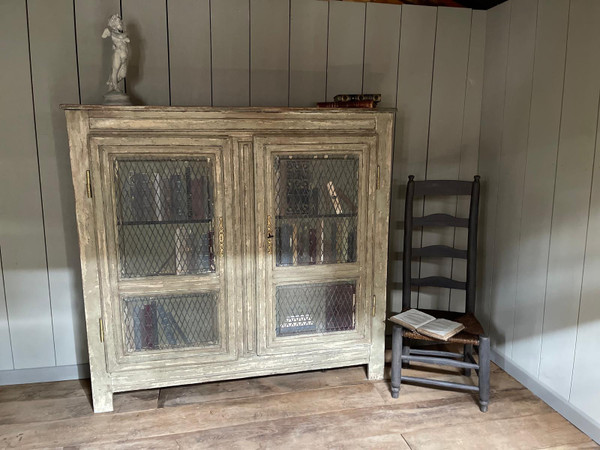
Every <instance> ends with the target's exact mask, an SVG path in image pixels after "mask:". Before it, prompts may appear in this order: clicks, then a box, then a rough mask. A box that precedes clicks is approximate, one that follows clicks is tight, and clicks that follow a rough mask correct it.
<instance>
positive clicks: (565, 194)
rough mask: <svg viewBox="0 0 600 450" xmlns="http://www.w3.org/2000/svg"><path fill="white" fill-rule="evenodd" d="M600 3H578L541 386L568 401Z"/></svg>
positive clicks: (599, 77)
mask: <svg viewBox="0 0 600 450" xmlns="http://www.w3.org/2000/svg"><path fill="white" fill-rule="evenodd" d="M598 23H600V3H599V2H597V1H594V0H577V1H572V2H571V6H570V16H569V36H568V41H567V63H566V72H565V87H564V94H563V109H562V121H561V127H560V139H559V147H558V162H557V164H558V168H557V172H556V188H555V197H554V211H553V214H552V232H551V238H550V239H551V240H550V256H549V262H548V282H547V285H546V306H545V311H544V326H543V337H542V353H541V362H540V381H541V382H543V383H545V384H546V385H547V386H548V387H550V388H551V389H553V390H554V391H555V392H556V393H557V394H558V395H560V396H562V397H564V398H568V396H569V389H570V386H571V375H572V369H573V357H574V351H575V339H576V327H577V315H578V313H579V299H580V295H581V282H582V271H583V258H584V253H585V235H586V229H587V223H588V208H589V201H590V185H591V177H592V161H593V157H594V144H595V139H596V127H597V121H596V119H597V116H598V96H599V91H600V59H598V55H597V49H598V48H600V27H598Z"/></svg>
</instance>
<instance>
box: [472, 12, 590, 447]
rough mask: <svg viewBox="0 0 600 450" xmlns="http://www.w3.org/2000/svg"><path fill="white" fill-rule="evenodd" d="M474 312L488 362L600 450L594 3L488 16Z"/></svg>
mask: <svg viewBox="0 0 600 450" xmlns="http://www.w3.org/2000/svg"><path fill="white" fill-rule="evenodd" d="M486 34H487V36H486V42H487V47H486V54H485V72H484V73H485V76H484V89H483V105H482V116H481V142H480V144H481V145H480V149H479V172H480V174H481V176H482V180H483V183H484V184H483V186H482V187H483V196H484V197H483V208H482V213H481V231H482V235H481V236H480V237H481V239H480V262H481V266H480V269H481V270H480V273H479V274H480V280H479V292H478V295H479V298H480V299H482V300H483V302H482V303H481V304H480V306H481V308H480V309H479V311H478V313H479V316H480V318H482V319H483V321H484V325H485V326H486V329H487V330H489V333H490V336H491V339H492V347H493V352H494V354H495V360H496V361H497V362H498V363H499V364H500V365H501V366H502V367H504V368H505V369H506V370H507V371H508V372H509V373H511V374H512V375H514V376H515V377H516V378H517V379H519V381H521V382H522V383H524V384H525V385H526V386H527V387H529V388H530V389H531V390H533V392H534V393H536V394H538V395H540V396H541V397H542V398H544V400H546V401H547V402H548V403H549V404H550V405H551V406H553V407H554V408H556V409H558V410H559V411H560V412H562V413H563V414H564V415H565V416H566V417H567V418H569V419H570V420H571V421H572V422H574V423H575V424H576V425H578V426H579V427H580V428H582V429H583V430H584V431H586V432H587V433H588V434H589V435H590V436H592V438H594V439H595V440H596V441H599V442H600V375H599V373H598V371H597V368H598V364H599V363H600V346H599V345H598V343H599V342H600V287H599V286H598V279H600V276H599V275H600V272H599V271H600V239H598V235H599V233H598V230H600V187H599V184H600V158H598V157H597V156H598V155H599V154H600V153H598V150H597V146H598V133H599V132H600V128H599V127H598V121H599V120H600V117H599V115H598V106H599V99H600V52H599V49H600V2H598V1H596V0H510V1H508V2H506V3H503V4H501V5H499V6H497V7H495V8H493V9H491V10H489V11H487V31H486Z"/></svg>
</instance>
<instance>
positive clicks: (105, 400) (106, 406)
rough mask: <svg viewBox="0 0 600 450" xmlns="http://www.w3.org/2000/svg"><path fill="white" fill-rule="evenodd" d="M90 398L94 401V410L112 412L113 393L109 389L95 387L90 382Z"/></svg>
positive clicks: (96, 411)
mask: <svg viewBox="0 0 600 450" xmlns="http://www.w3.org/2000/svg"><path fill="white" fill-rule="evenodd" d="M92 400H93V403H94V412H95V413H103V412H112V411H113V393H112V391H111V390H109V389H100V388H98V389H95V388H94V387H93V384H92Z"/></svg>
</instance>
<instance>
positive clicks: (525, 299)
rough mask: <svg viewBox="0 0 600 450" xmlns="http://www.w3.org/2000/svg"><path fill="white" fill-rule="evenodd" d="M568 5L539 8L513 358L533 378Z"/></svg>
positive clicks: (559, 0)
mask: <svg viewBox="0 0 600 450" xmlns="http://www.w3.org/2000/svg"><path fill="white" fill-rule="evenodd" d="M568 17H569V0H544V1H541V2H539V5H538V18H537V37H536V47H535V65H534V69H533V91H532V96H531V113H530V118H529V146H528V150H527V162H526V169H525V182H524V186H523V212H522V214H521V225H520V230H521V231H520V233H521V239H520V244H519V256H518V268H517V293H516V302H515V310H514V317H515V324H514V334H513V347H512V358H513V360H514V361H515V363H517V364H518V365H519V366H520V367H522V368H523V369H524V370H525V371H526V372H527V373H529V374H531V375H533V376H534V377H537V371H538V367H539V362H540V348H541V344H542V322H543V317H544V297H545V294H546V270H547V267H548V250H549V247H550V225H551V220H552V201H553V199H554V175H555V173H556V155H557V151H558V135H559V128H560V112H561V107H562V93H563V81H564V74H565V53H566V46H567V23H568Z"/></svg>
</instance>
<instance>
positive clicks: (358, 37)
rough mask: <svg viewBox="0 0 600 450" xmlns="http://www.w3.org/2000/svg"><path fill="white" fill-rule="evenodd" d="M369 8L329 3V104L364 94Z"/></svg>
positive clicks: (361, 5)
mask: <svg viewBox="0 0 600 450" xmlns="http://www.w3.org/2000/svg"><path fill="white" fill-rule="evenodd" d="M365 12H366V4H364V3H348V4H344V3H342V2H330V3H329V36H328V50H327V51H328V53H327V56H328V58H327V100H328V101H333V97H334V96H336V95H337V94H353V93H361V92H362V82H363V78H362V76H363V51H364V30H365Z"/></svg>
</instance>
